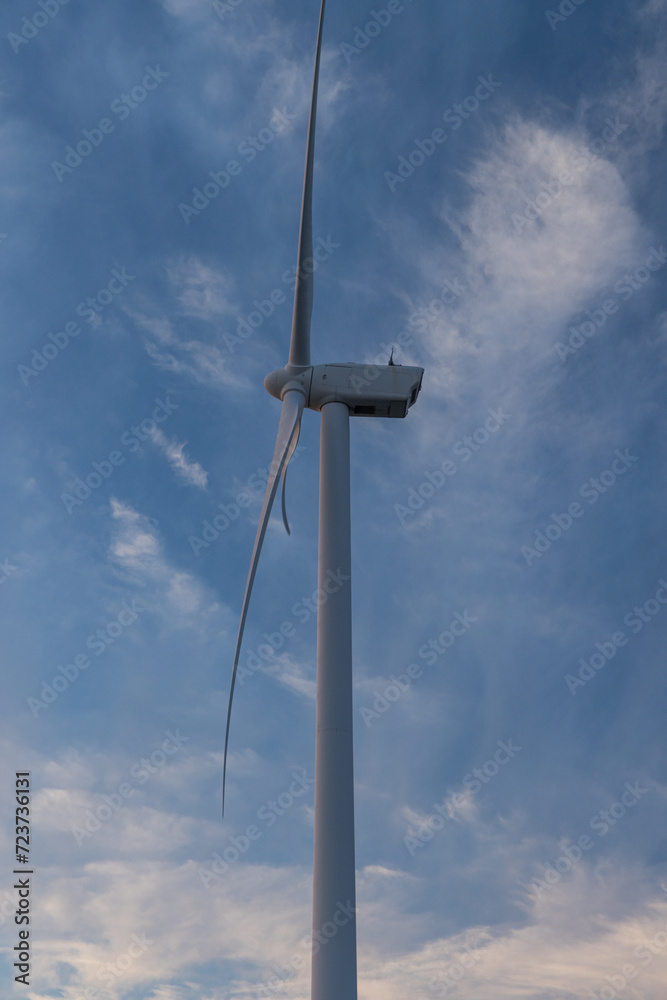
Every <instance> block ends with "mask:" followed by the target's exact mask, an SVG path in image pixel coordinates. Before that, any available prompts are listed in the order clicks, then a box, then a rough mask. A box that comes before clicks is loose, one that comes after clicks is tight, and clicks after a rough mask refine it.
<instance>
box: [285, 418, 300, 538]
mask: <svg viewBox="0 0 667 1000" xmlns="http://www.w3.org/2000/svg"><path fill="white" fill-rule="evenodd" d="M300 433H301V420H299V422H298V423H297V425H296V427H295V428H294V433H293V434H292V440H291V441H290V444H289V448H288V452H287V460H286V462H285V464H284V466H283V477H282V478H283V486H282V508H283V524H284V525H285V530H286V531H287V534H288V535H291V534H292V532H291V531H290V530H289V521H288V520H287V505H286V503H285V488H286V486H287V467H288V466H289V464H290V462H291V461H292V455H293V454H294V452H295V451H296V446H297V445H298V443H299V435H300Z"/></svg>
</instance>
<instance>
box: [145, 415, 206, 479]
mask: <svg viewBox="0 0 667 1000" xmlns="http://www.w3.org/2000/svg"><path fill="white" fill-rule="evenodd" d="M151 440H152V441H153V443H154V444H156V445H157V446H158V447H159V448H161V449H162V451H163V452H164V453H165V455H166V456H167V458H168V459H169V463H170V465H171V467H172V468H173V469H174V470H175V471H176V472H177V474H178V475H179V476H180V478H181V479H183V480H184V481H185V482H186V483H189V484H190V485H191V486H198V487H199V488H200V489H202V490H205V489H206V484H207V482H208V472H206V471H205V470H204V469H203V468H202V467H201V465H200V464H199V462H191V461H190V460H189V459H188V458H187V457H186V456H185V454H184V449H185V445H186V444H187V442H184V443H183V444H176V442H175V441H169V440H168V439H167V438H166V437H165V435H164V434H163V432H162V431H161V430H160V429H159V428H156V429H155V430H154V431H153V433H152V434H151Z"/></svg>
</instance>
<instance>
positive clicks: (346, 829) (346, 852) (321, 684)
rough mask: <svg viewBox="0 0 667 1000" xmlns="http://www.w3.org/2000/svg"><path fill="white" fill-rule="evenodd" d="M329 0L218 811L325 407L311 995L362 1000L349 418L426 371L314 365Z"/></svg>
mask: <svg viewBox="0 0 667 1000" xmlns="http://www.w3.org/2000/svg"><path fill="white" fill-rule="evenodd" d="M325 2H326V0H322V4H321V8H320V19H319V26H318V31H317V48H316V54H315V71H314V74H313V89H312V98H311V104H310V120H309V124H308V146H307V152H306V168H305V175H304V183H303V199H302V204H301V228H300V233H299V251H298V265H297V279H296V287H295V291H294V312H293V319H292V335H291V340H290V351H289V360H288V363H287V365H286V366H285V367H284V368H279V369H277V370H276V371H274V372H271V373H270V374H269V375H267V377H266V379H265V380H264V385H265V387H266V389H267V391H268V392H269V393H270V394H271V395H272V396H275V397H276V398H277V399H280V400H281V401H282V409H281V413H280V423H279V426H278V437H277V439H276V445H275V450H274V452H273V461H272V463H271V471H270V475H269V479H268V482H267V485H266V492H265V494H264V502H263V504H262V510H261V513H260V517H259V526H258V528H257V535H256V537H255V545H254V548H253V552H252V558H251V561H250V571H249V573H248V582H247V584H246V589H245V596H244V598H243V607H242V611H241V620H240V624H239V632H238V637H237V640H236V650H235V653H234V667H233V670H232V680H231V686H230V691H229V706H228V709H227V727H226V731H225V752H224V763H223V780H222V812H223V816H224V810H225V784H226V774H227V748H228V745H229V723H230V718H231V711H232V699H233V697H234V686H235V683H236V673H237V669H238V664H239V656H240V652H241V643H242V640H243V631H244V628H245V623H246V618H247V615H248V605H249V603H250V594H251V592H252V586H253V583H254V580H255V574H256V572H257V564H258V562H259V556H260V551H261V548H262V542H263V541H264V535H265V534H266V529H267V525H268V523H269V516H270V514H271V508H272V506H273V501H274V499H275V495H276V492H277V489H278V483H279V481H280V480H281V479H282V508H283V520H284V522H285V527H286V528H287V532H288V534H289V525H288V522H287V515H286V511H285V476H286V473H287V466H288V465H289V462H290V459H291V458H292V455H293V454H294V451H295V449H296V446H297V443H298V440H299V431H300V427H301V417H302V414H303V411H304V409H305V408H308V409H311V410H318V411H319V412H320V414H321V417H322V424H321V438H320V503H319V553H318V591H319V592H321V593H322V595H326V596H325V597H323V603H322V604H321V606H320V607H319V608H318V616H317V683H316V742H315V837H314V859H313V939H314V940H318V942H319V941H321V940H322V935H324V938H325V940H326V944H325V945H324V946H322V945H319V946H318V947H317V948H313V957H312V987H311V997H312V1000H357V944H356V919H355V912H354V911H355V905H356V894H355V860H354V772H353V756H352V604H351V591H350V584H349V581H350V577H351V563H350V430H349V419H350V416H366V417H404V416H405V415H406V413H407V411H408V409H409V407H410V406H412V404H413V403H414V402H415V400H416V399H417V395H418V393H419V390H420V388H421V382H422V376H423V374H424V370H423V368H413V367H408V366H402V365H395V364H393V363H392V364H389V365H384V366H375V365H374V366H372V368H370V369H369V367H368V366H365V365H360V364H352V363H345V364H340V363H332V364H322V365H311V362H310V322H311V314H312V308H313V273H312V270H313V269H312V255H313V227H312V203H313V162H314V153H315V119H316V113H317V89H318V80H319V72H320V53H321V49H322V27H323V24H324V7H325ZM307 265H310V266H307ZM390 360H391V359H390ZM332 572H333V573H335V574H338V578H339V579H340V580H346V581H348V583H347V584H346V585H345V586H339V587H337V588H334V591H333V592H331V589H330V587H329V586H328V585H329V583H330V580H331V573H332ZM318 601H319V593H318ZM341 904H342V906H343V907H344V908H345V910H344V911H343V910H341ZM341 912H344V913H345V919H344V920H343V922H342V923H341V922H340V921H338V920H337V919H336V917H337V915H338V914H339V913H341ZM328 928H333V931H330V930H327V929H328ZM316 935H317V937H316Z"/></svg>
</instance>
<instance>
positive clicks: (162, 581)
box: [110, 498, 207, 617]
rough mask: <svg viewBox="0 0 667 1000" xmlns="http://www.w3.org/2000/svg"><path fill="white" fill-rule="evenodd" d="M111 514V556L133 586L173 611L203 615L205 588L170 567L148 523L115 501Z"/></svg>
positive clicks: (160, 544)
mask: <svg viewBox="0 0 667 1000" xmlns="http://www.w3.org/2000/svg"><path fill="white" fill-rule="evenodd" d="M111 514H112V518H113V520H114V525H115V530H114V533H113V538H112V542H111V546H110V555H111V558H112V560H113V562H114V563H115V564H116V566H118V567H119V568H120V569H121V570H122V571H123V573H124V574H125V575H126V576H127V577H129V579H130V580H131V581H132V583H133V585H134V586H138V587H140V588H142V589H143V590H144V591H145V590H146V589H149V591H152V595H151V596H152V598H153V600H154V601H155V602H156V603H158V604H159V605H163V603H164V602H166V603H167V605H168V606H169V607H170V609H171V610H176V611H179V612H180V613H181V614H183V615H184V616H186V617H189V616H191V615H193V614H197V613H199V612H202V611H203V610H204V609H205V607H206V601H207V597H206V594H205V591H204V588H203V586H202V585H201V584H200V583H199V582H198V581H197V580H196V579H195V578H194V577H193V576H191V574H189V573H186V572H185V571H183V570H178V569H176V568H175V567H173V566H172V565H171V564H170V563H169V561H168V559H167V558H166V556H165V554H164V551H163V546H162V543H161V541H160V539H159V537H158V535H157V532H156V531H155V529H154V527H153V525H152V524H151V522H150V521H149V519H148V518H147V517H145V516H144V515H143V514H140V513H138V512H137V511H136V510H133V509H132V507H130V506H129V505H128V504H124V503H122V502H121V501H120V500H117V499H115V498H112V500H111ZM165 613H167V614H168V612H167V611H166V609H165Z"/></svg>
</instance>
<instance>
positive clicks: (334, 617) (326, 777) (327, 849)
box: [311, 402, 357, 1000]
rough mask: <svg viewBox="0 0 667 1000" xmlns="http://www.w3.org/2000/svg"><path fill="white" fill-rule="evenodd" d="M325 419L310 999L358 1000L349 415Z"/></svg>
mask: <svg viewBox="0 0 667 1000" xmlns="http://www.w3.org/2000/svg"><path fill="white" fill-rule="evenodd" d="M321 418H322V428H321V439H320V442H321V443H320V449H321V450H320V529H319V558H318V588H319V591H320V593H319V594H318V602H321V603H320V607H319V611H318V618H317V710H316V715H317V722H316V726H317V735H316V742H315V847H314V859H313V960H312V986H311V990H312V992H311V997H312V1000H357V950H356V945H357V942H356V934H357V932H356V917H355V913H354V908H355V906H356V894H355V862H354V765H353V753H352V604H351V591H350V585H351V580H350V577H351V565H350V423H349V411H348V408H347V406H345V404H344V403H337V402H334V403H327V404H326V405H325V406H323V407H322V411H321ZM325 595H326V597H325Z"/></svg>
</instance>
